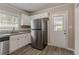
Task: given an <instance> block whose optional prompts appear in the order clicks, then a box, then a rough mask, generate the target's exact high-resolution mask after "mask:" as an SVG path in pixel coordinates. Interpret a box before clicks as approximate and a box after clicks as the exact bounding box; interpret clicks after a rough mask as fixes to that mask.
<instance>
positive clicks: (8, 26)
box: [0, 13, 19, 32]
mask: <svg viewBox="0 0 79 59" xmlns="http://www.w3.org/2000/svg"><path fill="white" fill-rule="evenodd" d="M14 28H15V30H18V28H19V17H18V16H13V15H9V14H6V13H0V32H2V31H12V30H13V29H14Z"/></svg>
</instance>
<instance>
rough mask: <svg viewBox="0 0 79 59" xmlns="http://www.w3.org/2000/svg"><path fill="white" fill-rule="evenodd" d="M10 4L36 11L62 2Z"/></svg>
mask: <svg viewBox="0 0 79 59" xmlns="http://www.w3.org/2000/svg"><path fill="white" fill-rule="evenodd" d="M10 5H12V6H14V7H16V8H19V9H21V10H25V11H28V12H35V11H38V10H42V9H46V8H50V7H54V6H57V5H61V3H10Z"/></svg>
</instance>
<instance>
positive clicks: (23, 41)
mask: <svg viewBox="0 0 79 59" xmlns="http://www.w3.org/2000/svg"><path fill="white" fill-rule="evenodd" d="M9 42H10V53H12V52H13V51H15V50H17V49H19V48H21V47H23V46H25V45H27V44H29V43H30V33H25V34H19V35H13V36H10V41H9Z"/></svg>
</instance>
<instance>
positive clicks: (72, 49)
mask: <svg viewBox="0 0 79 59" xmlns="http://www.w3.org/2000/svg"><path fill="white" fill-rule="evenodd" d="M48 45H51V46H54V45H53V44H52V43H48ZM61 48H62V47H61ZM65 49H67V50H70V51H73V52H74V49H72V48H65Z"/></svg>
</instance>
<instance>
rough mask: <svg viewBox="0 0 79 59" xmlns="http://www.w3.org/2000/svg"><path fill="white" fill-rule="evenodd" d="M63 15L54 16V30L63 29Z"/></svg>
mask: <svg viewBox="0 0 79 59" xmlns="http://www.w3.org/2000/svg"><path fill="white" fill-rule="evenodd" d="M63 19H64V18H63V16H54V31H63Z"/></svg>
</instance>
